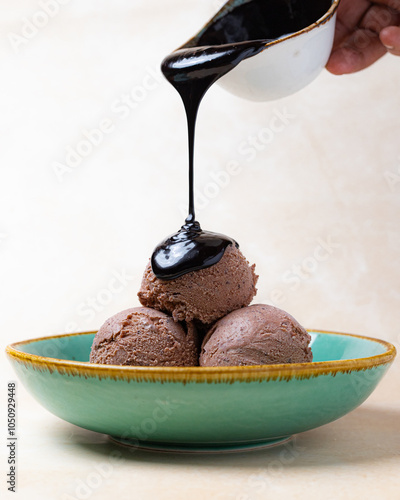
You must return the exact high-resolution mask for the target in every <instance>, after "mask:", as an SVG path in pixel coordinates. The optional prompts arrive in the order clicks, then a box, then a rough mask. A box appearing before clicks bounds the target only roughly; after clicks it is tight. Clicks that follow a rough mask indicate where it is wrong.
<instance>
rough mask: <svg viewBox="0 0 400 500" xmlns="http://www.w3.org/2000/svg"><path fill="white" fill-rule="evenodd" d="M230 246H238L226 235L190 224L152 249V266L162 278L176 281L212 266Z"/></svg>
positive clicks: (194, 223) (155, 272)
mask: <svg viewBox="0 0 400 500" xmlns="http://www.w3.org/2000/svg"><path fill="white" fill-rule="evenodd" d="M229 245H235V246H236V247H238V246H239V245H238V244H237V243H236V241H234V240H232V239H231V238H229V237H228V236H224V235H223V234H216V233H211V232H208V231H203V230H202V229H201V227H200V224H199V223H198V222H191V223H189V224H185V225H184V226H182V228H181V230H180V231H178V232H177V233H176V234H173V235H172V236H170V237H169V238H167V239H166V240H165V241H164V242H163V243H161V244H160V245H159V246H158V247H157V248H156V249H155V251H154V253H153V255H152V258H151V267H152V269H153V272H154V274H155V275H156V276H157V277H161V278H162V279H166V280H168V279H175V278H179V276H182V275H183V274H186V273H188V272H191V271H197V270H199V269H204V268H205V267H210V266H213V265H214V264H216V263H217V262H219V261H220V260H221V258H222V256H223V255H224V252H225V249H226V247H227V246H229Z"/></svg>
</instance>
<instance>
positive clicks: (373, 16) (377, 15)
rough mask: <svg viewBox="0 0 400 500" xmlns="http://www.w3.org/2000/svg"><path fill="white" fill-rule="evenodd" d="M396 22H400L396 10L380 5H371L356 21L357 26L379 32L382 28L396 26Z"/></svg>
mask: <svg viewBox="0 0 400 500" xmlns="http://www.w3.org/2000/svg"><path fill="white" fill-rule="evenodd" d="M398 23H400V14H399V13H398V12H397V11H395V10H392V9H389V8H387V7H385V6H382V5H372V6H371V8H370V9H368V10H367V12H366V13H365V15H364V16H363V18H362V19H361V21H360V22H359V23H358V28H364V29H367V30H370V31H374V32H375V33H380V32H381V30H382V29H383V28H386V27H387V26H396V25H397V24H398Z"/></svg>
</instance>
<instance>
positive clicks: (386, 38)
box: [380, 26, 400, 56]
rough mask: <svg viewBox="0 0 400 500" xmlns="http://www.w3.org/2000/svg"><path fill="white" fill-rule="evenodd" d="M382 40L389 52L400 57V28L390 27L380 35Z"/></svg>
mask: <svg viewBox="0 0 400 500" xmlns="http://www.w3.org/2000/svg"><path fill="white" fill-rule="evenodd" d="M380 39H381V42H382V43H383V45H384V46H385V47H386V49H387V50H388V52H390V53H391V54H393V55H395V56H400V28H399V27H398V26H389V27H388V28H384V29H383V30H382V31H381V33H380Z"/></svg>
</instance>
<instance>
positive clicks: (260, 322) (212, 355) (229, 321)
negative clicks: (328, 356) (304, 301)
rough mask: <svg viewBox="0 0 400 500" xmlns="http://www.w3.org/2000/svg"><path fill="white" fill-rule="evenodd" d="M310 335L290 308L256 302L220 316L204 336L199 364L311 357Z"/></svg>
mask: <svg viewBox="0 0 400 500" xmlns="http://www.w3.org/2000/svg"><path fill="white" fill-rule="evenodd" d="M310 341H311V337H310V335H309V334H308V333H307V331H306V330H305V329H304V328H303V327H302V326H301V325H300V324H299V323H298V322H297V321H296V320H295V319H294V318H293V317H292V316H291V315H290V314H288V313H287V312H285V311H282V310H281V309H278V308H276V307H273V306H269V305H264V304H257V305H253V306H249V307H245V308H242V309H239V310H237V311H233V312H231V313H230V314H228V315H227V316H225V317H224V318H222V319H220V320H219V321H217V323H215V325H214V326H213V327H212V328H211V330H210V331H209V332H208V334H207V335H206V337H205V338H204V340H203V344H202V348H201V353H200V366H242V365H271V364H280V363H306V362H310V361H312V352H311V348H310Z"/></svg>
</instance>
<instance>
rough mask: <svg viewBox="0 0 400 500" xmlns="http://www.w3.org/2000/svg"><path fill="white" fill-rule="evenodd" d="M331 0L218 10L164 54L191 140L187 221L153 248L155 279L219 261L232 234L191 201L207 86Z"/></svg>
mask: <svg viewBox="0 0 400 500" xmlns="http://www.w3.org/2000/svg"><path fill="white" fill-rule="evenodd" d="M331 4H332V0H250V1H248V2H244V3H242V4H240V5H238V6H237V7H235V8H233V9H231V10H229V9H226V10H224V11H223V13H222V14H220V15H217V16H216V17H215V18H214V19H213V20H212V21H211V22H210V23H209V24H208V25H207V26H206V27H205V29H204V30H203V32H202V33H201V34H200V36H199V37H195V38H193V39H192V40H190V41H189V42H188V43H187V44H185V45H184V46H183V47H182V48H180V49H178V50H176V51H175V52H173V53H172V54H170V55H169V56H167V57H166V58H165V59H164V61H163V62H162V65H161V69H162V72H163V73H164V76H165V77H166V78H167V80H168V81H169V82H170V83H171V84H172V85H173V86H174V87H175V89H176V90H177V91H178V92H179V94H180V96H181V98H182V101H183V104H184V107H185V111H186V117H187V124H188V143H189V214H188V216H187V218H186V220H185V223H186V224H185V225H184V226H182V228H181V229H180V230H179V231H178V232H177V233H176V234H174V235H172V236H169V237H168V238H167V239H166V240H165V241H163V242H162V243H160V244H159V245H158V246H157V248H156V249H155V250H154V252H153V255H152V257H151V265H152V269H153V272H154V274H155V275H156V277H157V278H159V279H165V280H169V279H175V278H178V277H179V276H182V275H183V274H186V273H188V272H192V271H197V270H199V269H204V268H206V267H210V266H213V265H214V264H216V263H217V262H219V261H220V260H221V258H222V256H223V254H224V252H225V249H226V248H227V247H228V246H229V245H232V244H235V245H236V246H237V247H238V246H239V245H238V244H237V243H236V242H235V241H234V240H232V239H231V238H229V237H227V236H224V235H221V234H216V233H211V232H207V231H202V229H201V227H200V224H199V223H198V222H197V221H196V216H195V206H194V138H195V127H196V118H197V112H198V109H199V106H200V102H201V101H202V99H203V97H204V95H205V93H206V92H207V90H208V89H209V88H210V87H211V85H213V83H215V82H216V81H217V80H218V79H219V78H221V77H222V76H224V75H225V74H226V73H228V71H230V70H232V69H233V68H234V67H235V66H237V65H238V64H239V63H240V62H241V61H242V60H243V59H246V58H248V57H252V56H254V55H256V54H258V53H259V52H261V51H262V50H263V49H264V48H265V45H266V43H267V42H268V41H271V40H272V39H276V38H279V37H281V36H283V35H285V34H288V33H292V32H295V31H298V30H300V29H302V28H305V27H307V26H309V25H311V24H312V23H313V22H315V21H317V20H318V19H319V18H320V17H322V16H323V14H324V13H325V12H327V10H328V9H329V7H330V6H331Z"/></svg>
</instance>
